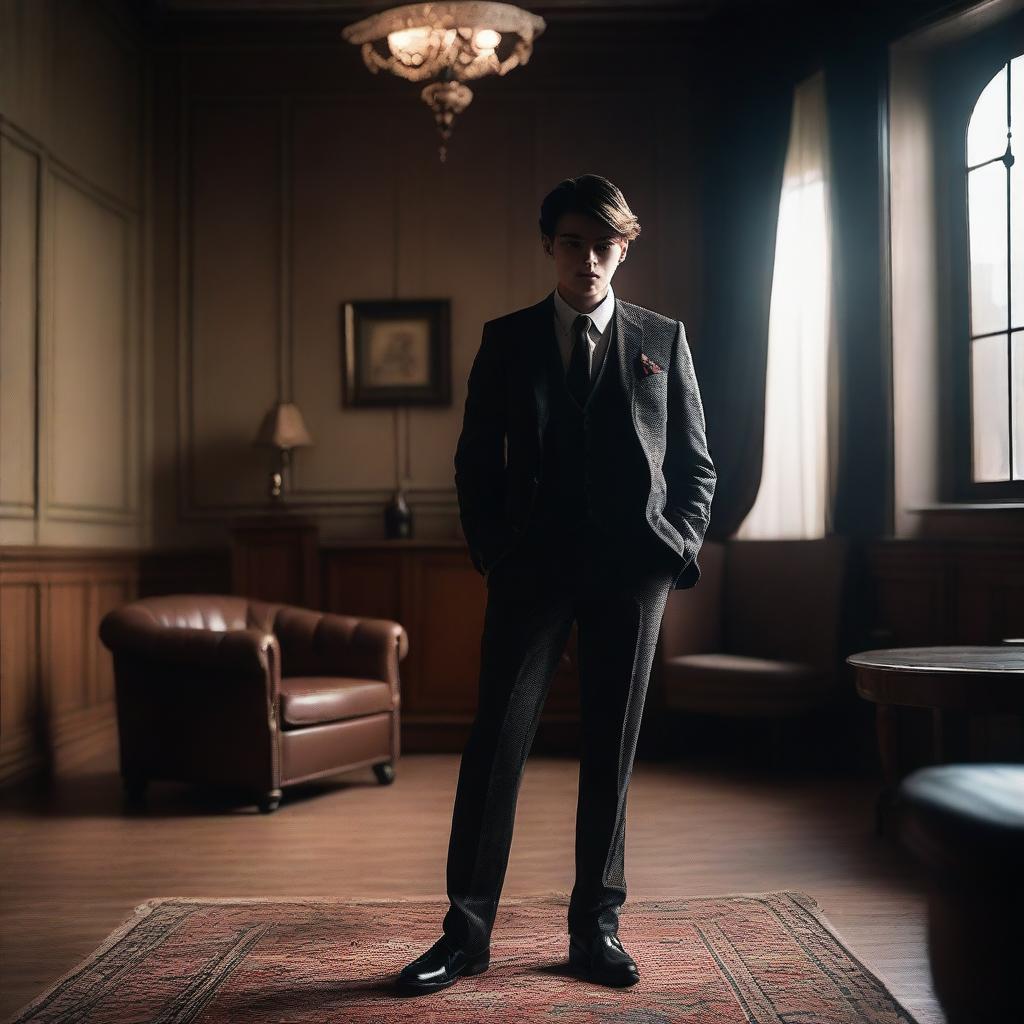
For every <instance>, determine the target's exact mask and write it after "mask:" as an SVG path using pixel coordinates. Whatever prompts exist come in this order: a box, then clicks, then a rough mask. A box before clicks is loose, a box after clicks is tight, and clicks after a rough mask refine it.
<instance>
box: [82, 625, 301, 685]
mask: <svg viewBox="0 0 1024 1024" xmlns="http://www.w3.org/2000/svg"><path fill="white" fill-rule="evenodd" d="M100 639H101V640H102V641H103V643H104V645H105V646H106V647H107V648H108V649H109V650H110V651H111V653H113V654H118V653H120V652H127V653H129V654H132V655H135V656H136V657H140V658H146V659H150V660H154V661H160V662H170V663H173V664H176V665H194V666H198V667H202V668H205V669H214V670H217V669H219V670H221V671H224V672H238V673H248V674H257V675H269V676H270V677H271V678H272V679H274V680H275V681H276V680H279V679H280V665H281V654H280V649H279V646H278V642H277V638H276V637H275V636H274V634H273V633H267V632H265V631H264V630H262V629H254V628H250V629H232V630H226V631H217V630H210V629H197V628H193V627H190V626H162V625H160V624H159V623H157V622H154V621H153V620H152V618H150V617H149V615H147V614H146V613H145V612H143V611H141V610H139V609H137V608H132V607H122V608H116V609H114V610H113V611H110V612H108V613H107V614H106V615H105V616H104V617H103V620H102V622H100ZM274 690H275V691H276V690H277V686H276V685H275V686H274Z"/></svg>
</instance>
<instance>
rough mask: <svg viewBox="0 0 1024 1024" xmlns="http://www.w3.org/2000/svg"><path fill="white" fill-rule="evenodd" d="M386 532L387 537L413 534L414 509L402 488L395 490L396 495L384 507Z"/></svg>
mask: <svg viewBox="0 0 1024 1024" xmlns="http://www.w3.org/2000/svg"><path fill="white" fill-rule="evenodd" d="M384 534H385V536H387V537H411V536H412V510H411V509H410V508H409V505H408V503H407V502H406V500H405V494H404V492H403V491H402V489H401V488H399V489H398V490H397V491H395V494H394V497H393V498H392V499H391V501H389V502H388V505H387V508H385V509H384Z"/></svg>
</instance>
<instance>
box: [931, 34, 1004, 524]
mask: <svg viewBox="0 0 1024 1024" xmlns="http://www.w3.org/2000/svg"><path fill="white" fill-rule="evenodd" d="M1008 27H1009V28H1010V31H1007V28H1008ZM1021 53H1024V17H1022V16H1021V15H1020V14H1018V15H1016V16H1014V17H1013V18H1012V19H1011V20H1010V23H1009V25H1007V24H1006V23H1003V24H1001V25H998V26H996V28H995V30H988V31H985V32H982V33H979V34H978V35H977V36H975V37H973V38H972V39H970V40H969V41H967V42H964V43H963V44H961V45H959V46H957V47H956V49H955V50H953V51H947V52H944V53H941V54H939V55H937V59H936V61H935V63H934V64H933V67H932V103H931V113H932V116H933V117H934V123H935V124H936V126H937V127H936V133H935V141H936V154H935V158H936V170H937V173H936V184H937V186H938V187H937V196H938V201H939V203H940V204H943V198H942V197H945V202H944V204H943V205H944V206H945V211H944V212H945V214H946V217H945V223H946V226H947V230H946V231H945V232H943V231H942V230H941V220H942V219H941V218H940V229H939V230H938V231H937V232H936V241H937V243H938V250H939V251H938V253H937V254H936V258H937V259H938V261H939V264H938V273H939V278H938V279H939V281H940V282H943V281H946V282H948V283H949V285H950V286H951V287H950V288H949V289H948V293H947V294H948V305H947V307H946V310H945V312H946V314H947V316H948V320H947V323H948V326H947V328H946V332H945V333H946V338H945V345H944V346H943V348H944V351H945V358H944V359H943V372H942V373H941V374H940V380H942V381H943V385H942V388H943V394H944V395H946V396H948V397H949V398H950V399H951V401H950V402H949V408H950V416H949V422H948V427H947V429H948V431H949V438H948V439H949V441H950V447H951V449H952V451H953V464H952V466H949V465H947V466H943V467H941V469H942V471H943V478H944V480H945V487H944V489H945V490H946V492H947V494H948V495H949V497H950V498H951V499H952V500H953V501H960V502H980V503H991V504H1000V503H1004V502H1019V501H1021V500H1022V499H1024V480H996V481H989V482H979V481H975V480H974V479H973V478H972V459H973V432H972V424H971V344H972V343H971V319H970V312H971V308H970V273H971V254H970V244H969V241H970V234H969V217H968V213H969V211H968V194H967V193H968V174H967V167H968V163H967V128H968V125H969V123H970V119H971V115H972V113H973V112H974V107H975V104H976V103H977V101H978V98H979V97H980V96H981V93H982V90H983V89H984V88H985V87H986V86H987V85H988V83H989V82H990V81H991V79H992V77H993V76H994V75H996V74H998V73H999V71H1000V69H1001V68H1002V67H1003V66H1004V65H1005V64H1006V63H1007V62H1008V61H1010V60H1012V59H1013V58H1014V57H1017V56H1019V55H1020V54H1021ZM1014 142H1015V143H1017V145H1015V146H1014V158H1015V160H1024V125H1021V126H1019V127H1018V129H1017V132H1015V134H1014ZM1014 201H1019V202H1024V197H1020V198H1019V199H1018V198H1017V197H1014ZM944 241H945V243H946V244H943V242H944ZM944 261H946V265H944ZM940 287H941V284H940ZM1020 319H1021V321H1022V323H1024V318H1020ZM1010 429H1011V430H1012V422H1011V425H1010ZM947 450H949V449H947ZM1011 473H1012V465H1011Z"/></svg>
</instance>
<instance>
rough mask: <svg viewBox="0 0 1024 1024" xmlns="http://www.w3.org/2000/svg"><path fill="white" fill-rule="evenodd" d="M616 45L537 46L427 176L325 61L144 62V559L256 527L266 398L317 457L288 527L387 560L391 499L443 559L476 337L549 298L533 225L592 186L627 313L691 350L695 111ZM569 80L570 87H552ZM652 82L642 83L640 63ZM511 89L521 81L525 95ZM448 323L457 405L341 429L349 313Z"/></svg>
mask: <svg viewBox="0 0 1024 1024" xmlns="http://www.w3.org/2000/svg"><path fill="white" fill-rule="evenodd" d="M630 52H631V50H630V48H629V47H627V46H623V45H622V40H621V27H616V26H609V27H606V28H604V29H603V30H600V29H598V30H592V34H591V35H589V36H587V37H586V38H585V39H583V40H582V41H580V39H579V33H578V31H573V30H571V29H569V28H568V27H564V28H562V30H561V35H560V33H559V31H558V30H557V29H553V30H551V31H550V33H548V34H546V35H545V36H544V37H542V39H541V40H540V41H539V42H538V44H537V51H536V52H535V54H534V61H533V62H532V63H531V65H530V66H529V68H520V69H518V70H517V71H515V72H513V73H512V74H511V75H509V76H508V78H506V79H503V80H500V81H493V82H486V83H481V84H480V85H479V87H478V88H477V90H476V93H477V95H476V98H475V99H474V102H473V104H472V105H471V106H470V108H469V109H468V110H467V112H466V113H465V114H464V115H462V116H461V117H460V118H459V119H458V120H457V123H456V127H455V131H454V135H453V140H452V144H451V147H450V150H449V158H448V162H447V163H445V164H441V163H440V162H439V160H438V155H437V139H436V136H435V133H434V127H433V121H432V117H431V115H430V113H429V111H428V110H427V108H426V106H425V105H423V104H422V103H421V102H420V100H419V98H418V89H417V87H416V86H414V85H412V84H410V83H404V82H399V81H397V80H387V79H385V78H384V77H382V76H373V75H370V74H369V72H367V71H366V70H365V68H364V67H363V66H362V63H361V61H360V59H359V57H358V53H357V52H356V51H355V50H354V48H347V49H346V48H345V47H344V46H343V45H339V44H338V43H337V42H336V41H334V40H333V38H332V39H330V40H328V41H327V43H319V42H318V43H316V44H313V45H305V44H304V43H294V42H293V44H292V45H289V44H288V43H287V42H285V43H282V44H281V45H280V46H277V47H275V46H274V45H273V44H272V43H268V42H267V41H266V40H265V39H263V40H261V41H259V42H257V43H255V44H254V43H252V42H251V41H250V40H249V39H248V38H235V39H232V40H231V43H230V45H229V44H227V43H226V42H224V41H223V39H219V40H214V42H212V43H210V42H208V41H207V40H202V41H201V42H200V41H197V40H195V39H192V38H189V37H187V36H186V37H184V38H183V39H182V41H181V43H180V47H179V48H178V50H177V52H171V50H170V48H168V50H167V52H165V53H164V54H163V55H162V59H161V61H160V64H159V67H158V73H157V76H156V85H155V89H156V99H157V108H156V116H155V124H156V128H157V134H156V138H155V142H154V145H155V150H154V152H155V154H156V159H155V161H154V169H155V188H154V197H155V208H154V237H155V251H154V268H155V275H154V280H155V293H154V310H155V318H154V323H155V359H156V366H155V381H156V393H155V395H154V405H153V410H154V429H155V437H154V456H155V459H154V474H155V479H154V483H155V498H156V500H155V505H154V525H155V539H156V541H157V542H158V543H167V544H178V543H188V542H199V541H204V542H210V543H218V542H221V541H222V540H223V539H224V537H225V532H224V523H225V520H226V518H227V517H229V516H232V515H238V514H246V513H253V512H257V511H259V510H260V509H261V508H262V507H263V506H264V497H263V495H264V488H265V486H266V483H265V475H266V470H267V465H268V463H267V455H266V454H265V453H264V452H262V451H260V450H257V449H254V448H253V447H252V446H251V444H250V442H251V439H252V438H253V436H254V435H255V432H256V429H257V426H258V424H259V422H260V419H261V417H262V415H263V413H264V411H265V410H266V409H267V408H268V407H269V406H270V405H271V403H272V402H273V401H275V400H276V399H277V398H278V397H280V398H286V399H287V398H290V399H292V400H294V401H295V402H297V403H298V405H299V407H300V408H301V410H302V412H303V414H304V416H305V419H306V423H307V426H308V427H309V429H310V432H311V433H312V435H313V438H314V441H315V446H314V447H313V448H311V449H304V450H300V451H298V452H297V453H296V455H295V464H294V474H293V489H294V490H293V494H292V497H291V504H292V505H293V506H294V507H295V508H296V509H297V510H301V511H304V512H308V513H310V514H312V515H315V516H316V517H317V518H318V519H319V521H320V525H321V535H322V536H323V537H326V538H328V539H330V538H332V537H348V536H354V537H379V536H383V532H384V526H383V507H384V504H385V503H386V502H387V500H388V499H389V497H390V494H391V492H392V490H393V488H394V484H395V480H396V478H399V477H401V478H402V480H403V484H404V486H405V488H406V491H407V493H408V495H409V498H410V504H411V506H412V508H413V513H414V516H415V529H416V533H417V535H418V536H449V537H450V536H457V535H458V516H457V504H456V497H455V490H454V480H453V476H454V470H453V465H452V459H453V455H454V450H455V445H456V441H457V439H458V434H459V431H460V428H461V423H462V412H463V406H464V402H465V396H466V380H467V377H468V374H469V369H470V366H471V363H472V360H473V357H474V356H475V354H476V350H477V347H478V346H479V342H480V331H481V327H482V325H483V323H484V322H485V321H486V320H488V319H491V318H493V317H495V316H499V315H501V314H503V313H506V312H510V311H512V310H514V309H517V308H519V307H521V306H525V305H527V304H530V303H533V302H535V301H537V300H539V299H540V298H542V297H543V296H544V295H545V294H546V293H547V292H548V291H550V290H551V288H552V287H553V285H554V279H553V277H552V265H551V263H550V262H549V261H548V260H547V259H546V258H545V257H544V255H543V253H542V250H541V246H540V241H539V235H538V229H537V218H538V214H539V204H540V200H541V198H542V197H543V195H544V194H545V192H546V191H547V190H548V189H550V188H551V187H553V186H554V185H555V184H557V182H558V181H559V180H561V179H562V178H564V177H567V176H570V175H575V174H579V173H582V172H584V171H594V172H597V173H602V174H605V175H607V176H608V177H610V178H611V179H613V180H614V181H616V182H617V183H619V184H620V186H621V187H622V188H623V191H624V192H625V194H626V196H627V198H628V199H629V200H630V202H631V203H632V204H633V206H634V208H635V209H636V211H637V213H638V216H639V218H640V220H641V224H642V226H643V231H642V234H641V236H640V238H639V239H638V240H637V241H636V242H635V243H634V245H633V246H632V248H631V249H630V254H629V259H628V260H627V261H626V263H625V264H624V265H623V267H622V269H621V270H620V271H619V273H618V274H617V275H616V278H615V282H614V285H615V288H616V292H617V294H619V295H620V296H621V297H623V298H625V299H628V300H631V301H634V302H638V303H640V304H642V305H646V306H649V307H652V308H654V309H657V310H659V311H662V312H664V313H666V314H668V315H672V316H676V317H679V318H680V319H682V320H684V322H685V323H686V324H687V327H688V331H689V333H690V336H691V338H692V339H694V344H695V345H698V344H699V307H698V302H699V282H698V280H697V278H698V274H699V256H698V202H697V197H696V195H695V186H694V182H695V178H696V169H697V163H698V160H699V154H698V153H697V152H696V151H695V150H696V146H695V133H696V127H695V111H694V109H693V103H692V91H691V88H690V86H689V84H688V79H689V78H690V77H691V76H690V75H689V73H688V63H687V61H686V59H685V51H680V49H679V46H678V45H676V48H675V54H676V57H677V58H678V60H677V63H676V64H674V65H673V66H672V67H671V68H669V69H667V70H666V71H665V72H664V73H663V74H664V75H665V77H663V78H661V79H658V78H654V77H652V76H651V75H650V74H644V73H643V72H642V71H640V72H638V73H636V74H632V73H631V70H630V69H629V68H628V67H625V68H620V69H619V73H617V74H615V75H612V76H609V75H608V73H607V72H608V69H609V68H610V67H611V68H614V67H616V61H622V60H627V59H628V54H629V53H630ZM567 62H568V64H569V65H572V67H573V68H574V69H575V68H576V64H575V63H574V62H579V65H580V70H579V71H578V72H577V71H576V70H574V71H573V73H571V74H562V73H560V70H559V69H560V67H566V66H567ZM652 66H654V65H653V63H652ZM528 72H530V73H529V74H528ZM392 297H404V298H442V297H448V298H450V300H451V311H452V325H451V330H452V337H451V344H452V370H451V373H452V404H451V406H449V407H431V408H427V407H418V408H417V407H409V408H404V409H399V410H392V409H365V408H348V407H343V405H342V398H341V365H342V364H341V334H340V326H341V317H340V310H341V306H342V303H343V302H344V301H345V300H347V299H353V298H365V299H370V298H392Z"/></svg>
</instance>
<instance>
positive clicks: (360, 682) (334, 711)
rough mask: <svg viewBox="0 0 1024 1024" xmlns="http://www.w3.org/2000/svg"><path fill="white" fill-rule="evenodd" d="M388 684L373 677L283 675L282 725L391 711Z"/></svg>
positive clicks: (286, 727)
mask: <svg viewBox="0 0 1024 1024" xmlns="http://www.w3.org/2000/svg"><path fill="white" fill-rule="evenodd" d="M394 707H395V703H394V696H393V694H392V692H391V686H390V684H389V683H386V682H381V681H379V680H375V679H343V678H338V677H324V676H285V677H284V678H283V679H282V680H281V723H282V727H283V728H285V729H288V728H290V727H303V726H307V725H319V724H320V723H322V722H339V721H341V720H342V719H345V718H358V717H360V716H362V715H373V714H377V713H379V712H382V711H393V710H394Z"/></svg>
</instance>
